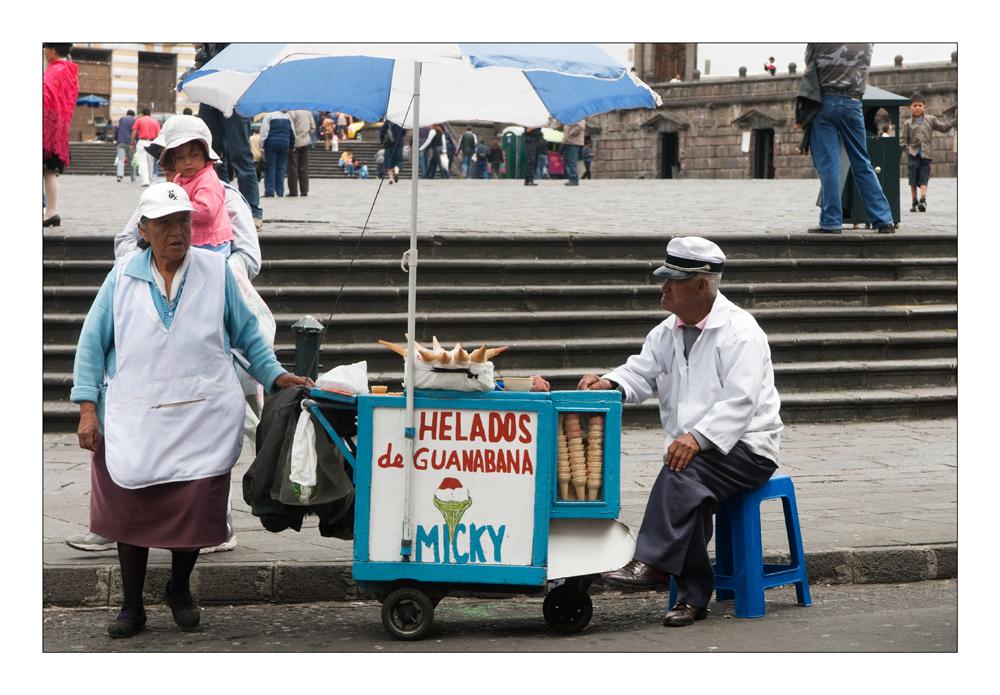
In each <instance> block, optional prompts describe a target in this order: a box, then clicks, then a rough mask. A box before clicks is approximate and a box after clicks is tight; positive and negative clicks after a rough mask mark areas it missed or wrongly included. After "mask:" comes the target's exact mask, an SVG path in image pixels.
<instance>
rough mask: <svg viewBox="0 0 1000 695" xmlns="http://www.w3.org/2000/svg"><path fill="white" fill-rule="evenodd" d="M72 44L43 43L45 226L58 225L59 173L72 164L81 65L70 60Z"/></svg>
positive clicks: (43, 221)
mask: <svg viewBox="0 0 1000 695" xmlns="http://www.w3.org/2000/svg"><path fill="white" fill-rule="evenodd" d="M72 47H73V44H71V43H43V44H42V51H43V53H44V55H45V60H46V61H48V67H46V68H45V73H44V74H43V75H42V189H43V192H44V195H45V213H44V214H43V215H42V226H43V227H58V226H59V224H60V222H61V220H60V218H59V174H61V173H62V172H63V170H65V169H66V168H67V167H68V166H69V126H70V123H71V122H72V120H73V109H74V108H76V99H77V97H78V96H80V88H79V80H78V68H77V66H76V63H73V62H71V61H70V59H69V52H70V49H71V48H72Z"/></svg>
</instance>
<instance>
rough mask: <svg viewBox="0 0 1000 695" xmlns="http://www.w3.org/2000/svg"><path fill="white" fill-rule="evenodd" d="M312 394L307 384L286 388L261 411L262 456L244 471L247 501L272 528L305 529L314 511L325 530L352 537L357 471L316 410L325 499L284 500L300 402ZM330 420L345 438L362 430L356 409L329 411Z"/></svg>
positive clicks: (319, 483) (329, 535)
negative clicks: (305, 502)
mask: <svg viewBox="0 0 1000 695" xmlns="http://www.w3.org/2000/svg"><path fill="white" fill-rule="evenodd" d="M308 396H309V389H308V388H306V387H305V386H300V387H296V388H287V389H282V390H281V391H279V392H278V393H276V394H275V395H273V396H271V397H269V398H268V399H267V402H265V403H264V409H263V410H262V411H261V417H260V424H259V425H258V426H257V456H256V458H254V460H253V463H251V464H250V468H249V469H247V472H246V474H244V476H243V500H244V501H245V502H246V503H247V504H248V505H250V509H251V511H252V512H253V515H254V516H256V517H259V518H260V522H261V524H262V525H263V526H264V528H266V529H267V530H268V531H271V532H272V533H278V532H280V531H284V530H285V529H289V528H291V529H294V530H295V531H300V530H301V529H302V519H303V518H305V517H306V516H307V515H309V514H315V515H316V516H317V517H319V532H320V535H321V536H323V537H327V538H341V539H344V540H351V539H353V537H354V483H353V480H352V478H353V471H351V469H350V466H349V464H348V463H347V460H346V459H345V458H344V455H343V453H341V451H340V449H339V448H338V447H337V445H336V444H334V443H333V441H332V440H331V439H330V436H329V435H328V434H327V433H326V430H325V429H323V425H322V424H321V423H320V422H319V420H318V419H317V418H316V416H315V415H312V414H311V417H312V420H313V426H314V427H315V430H316V455H317V458H318V466H317V471H316V483H317V484H316V487H317V490H318V492H319V493H320V494H318V495H317V497H319V498H321V499H324V500H326V501H324V502H323V503H321V504H309V505H299V504H286V503H284V502H282V501H281V497H282V494H281V493H282V488H283V487H286V488H287V487H288V486H290V485H291V483H290V482H289V480H288V475H289V470H290V465H291V457H292V441H293V439H294V436H295V427H296V425H297V424H298V419H299V413H301V412H302V410H301V407H300V403H301V401H302V400H303V399H304V398H307V397H308ZM326 413H328V414H327V418H328V419H329V421H330V424H331V425H332V426H333V428H334V429H335V430H336V432H337V434H339V435H340V436H341V437H344V438H347V437H353V436H354V435H356V434H357V424H356V420H357V416H356V414H355V413H353V412H351V411H345V410H333V411H326Z"/></svg>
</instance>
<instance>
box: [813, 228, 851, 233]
mask: <svg viewBox="0 0 1000 695" xmlns="http://www.w3.org/2000/svg"><path fill="white" fill-rule="evenodd" d="M806 231H808V232H810V233H812V234H840V233H841V232H843V230H842V229H824V228H823V227H810V228H809V229H808V230H806Z"/></svg>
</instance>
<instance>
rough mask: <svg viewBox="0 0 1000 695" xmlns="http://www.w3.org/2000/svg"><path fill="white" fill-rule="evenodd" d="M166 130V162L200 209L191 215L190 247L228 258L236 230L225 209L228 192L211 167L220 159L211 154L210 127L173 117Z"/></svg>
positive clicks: (195, 206) (191, 119)
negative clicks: (220, 254)
mask: <svg viewBox="0 0 1000 695" xmlns="http://www.w3.org/2000/svg"><path fill="white" fill-rule="evenodd" d="M163 131H164V140H165V147H164V151H163V162H164V164H165V165H166V166H167V167H168V168H170V169H173V170H175V171H176V172H177V176H176V177H174V183H176V184H178V185H179V186H180V187H181V188H183V189H184V192H185V193H187V194H188V197H189V198H190V199H191V205H192V206H194V208H195V209H196V210H198V214H197V215H192V216H191V245H192V246H196V247H198V248H203V249H208V250H209V251H217V252H219V253H223V254H225V255H226V256H228V255H229V252H230V250H231V242H232V240H233V227H232V225H231V224H230V222H229V213H227V212H226V209H225V200H226V191H225V189H224V188H223V187H222V182H221V181H220V180H219V176H218V174H216V173H215V168H214V167H213V166H212V162H213V161H214V160H217V159H219V156H218V155H217V154H215V152H213V151H212V134H211V133H210V132H209V130H208V126H207V125H206V124H205V121H203V120H201V119H200V118H198V117H196V116H174V117H172V118H170V119H168V120H167V122H166V124H165V125H164V126H163Z"/></svg>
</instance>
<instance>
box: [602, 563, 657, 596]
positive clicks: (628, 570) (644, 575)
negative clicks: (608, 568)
mask: <svg viewBox="0 0 1000 695" xmlns="http://www.w3.org/2000/svg"><path fill="white" fill-rule="evenodd" d="M603 576H604V579H605V581H609V582H612V583H614V584H624V585H626V586H632V587H637V588H640V589H651V588H653V587H654V586H658V585H660V584H666V585H668V586H669V584H670V575H669V574H664V573H663V572H660V571H659V570H656V569H653V568H652V567H650V566H649V565H647V564H645V563H642V562H639V561H638V560H629V562H628V564H627V565H625V566H624V567H622V568H621V569H620V570H615V571H614V572H606V573H605V574H604V575H603Z"/></svg>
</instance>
